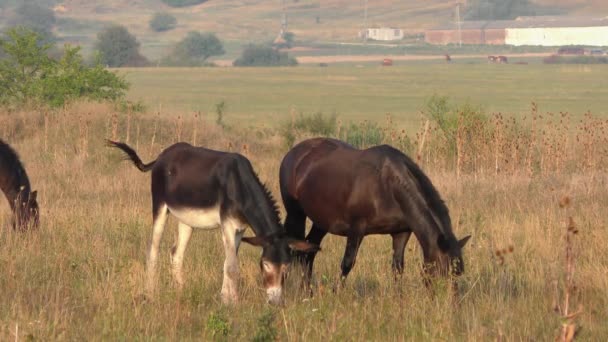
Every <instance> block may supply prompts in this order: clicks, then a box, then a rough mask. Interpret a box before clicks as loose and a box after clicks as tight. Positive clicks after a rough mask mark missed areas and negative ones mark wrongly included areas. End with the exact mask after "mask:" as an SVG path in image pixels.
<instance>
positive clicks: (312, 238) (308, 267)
mask: <svg viewBox="0 0 608 342" xmlns="http://www.w3.org/2000/svg"><path fill="white" fill-rule="evenodd" d="M325 235H327V232H326V231H324V230H322V229H320V228H319V227H318V226H317V225H316V224H314V223H313V225H312V228H311V229H310V232H309V233H308V235H307V236H306V241H308V242H310V243H312V244H315V245H317V246H321V241H322V240H323V238H324V237H325ZM316 255H317V251H315V252H309V253H307V254H306V255H305V256H304V261H303V266H304V282H303V284H304V285H305V286H306V288H307V289H309V290H310V294H311V295H312V288H311V286H310V282H311V279H312V269H313V264H314V262H315V256H316Z"/></svg>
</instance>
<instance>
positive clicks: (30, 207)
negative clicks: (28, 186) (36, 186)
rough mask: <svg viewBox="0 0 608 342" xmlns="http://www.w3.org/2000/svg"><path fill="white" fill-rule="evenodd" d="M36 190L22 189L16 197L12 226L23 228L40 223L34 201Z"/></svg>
mask: <svg viewBox="0 0 608 342" xmlns="http://www.w3.org/2000/svg"><path fill="white" fill-rule="evenodd" d="M37 195H38V192H37V191H32V192H30V193H27V192H24V191H22V192H21V193H20V194H19V196H18V197H17V199H16V200H15V201H16V203H15V204H16V205H15V223H14V228H17V229H20V230H25V229H27V228H28V227H31V228H38V225H39V224H40V213H39V208H38V202H37V201H36V198H37Z"/></svg>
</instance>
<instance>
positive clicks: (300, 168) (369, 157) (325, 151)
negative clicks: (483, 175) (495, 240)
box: [279, 138, 470, 287]
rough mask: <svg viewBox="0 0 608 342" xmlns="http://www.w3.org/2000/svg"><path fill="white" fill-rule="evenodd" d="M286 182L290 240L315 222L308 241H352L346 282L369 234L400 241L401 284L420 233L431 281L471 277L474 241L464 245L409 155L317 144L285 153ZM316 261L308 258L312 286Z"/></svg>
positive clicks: (396, 254) (396, 256)
mask: <svg viewBox="0 0 608 342" xmlns="http://www.w3.org/2000/svg"><path fill="white" fill-rule="evenodd" d="M279 176H280V179H279V181H280V186H281V195H282V197H283V204H284V205H285V209H286V210H287V218H286V220H285V229H286V230H287V234H289V235H290V236H292V237H293V238H296V239H304V233H305V222H306V217H308V218H310V219H311V221H312V222H313V225H312V228H311V230H310V232H309V233H308V235H307V236H306V241H307V242H309V243H312V244H315V245H320V244H321V240H323V238H324V237H325V235H326V234H327V233H332V234H335V235H340V236H345V237H346V239H347V240H346V250H345V252H344V258H343V259H342V265H341V269H342V277H341V278H342V281H344V280H345V279H346V277H347V276H348V274H349V272H350V271H351V269H352V268H353V266H354V264H355V259H356V257H357V252H358V250H359V246H360V244H361V241H362V240H363V238H364V237H365V236H366V235H369V234H390V235H391V236H392V238H393V263H392V267H393V271H394V272H395V277H396V278H397V276H398V275H400V274H401V273H402V272H403V254H404V251H405V246H406V244H407V242H408V240H409V238H410V236H411V234H412V233H413V234H414V235H415V236H416V238H417V239H418V242H419V243H420V245H421V247H422V253H423V256H424V266H425V267H424V270H425V272H426V273H427V274H428V275H432V276H434V275H442V276H448V275H450V274H451V275H460V274H461V273H463V272H464V263H463V261H462V255H461V249H462V247H464V245H465V244H466V242H467V241H468V240H469V238H470V236H467V237H465V238H463V239H462V240H460V241H458V240H456V237H455V236H454V233H453V232H452V224H451V222H450V216H449V214H448V208H447V207H446V205H445V203H444V202H443V200H442V199H441V197H440V196H439V194H438V193H437V191H436V190H435V188H434V187H433V185H432V184H431V181H430V180H429V179H428V178H427V176H426V175H425V174H424V173H423V172H422V171H421V170H420V168H418V166H417V165H416V164H415V163H414V162H413V161H412V160H411V159H410V158H409V157H407V156H406V155H405V154H403V153H402V152H401V151H399V150H397V149H395V148H393V147H390V146H388V145H382V146H376V147H372V148H369V149H367V150H358V149H355V148H354V147H352V146H350V145H348V144H346V143H344V142H342V141H339V140H334V139H326V138H316V139H309V140H305V141H303V142H301V143H299V144H298V145H296V146H295V147H294V148H293V149H291V150H290V151H289V152H288V153H287V154H286V155H285V157H284V158H283V161H282V162H281V168H280V175H279ZM315 255H316V252H315V251H312V252H311V253H306V254H305V255H300V260H301V261H302V263H303V266H304V272H305V273H304V276H305V285H308V286H309V287H310V279H311V276H312V269H313V263H314V259H315ZM450 268H451V272H449V270H450ZM425 284H427V285H429V277H425Z"/></svg>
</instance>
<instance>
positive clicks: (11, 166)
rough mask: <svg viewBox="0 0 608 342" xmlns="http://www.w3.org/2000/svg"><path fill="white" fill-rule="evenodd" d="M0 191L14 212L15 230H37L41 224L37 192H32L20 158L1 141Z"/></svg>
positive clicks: (13, 223) (12, 220)
mask: <svg viewBox="0 0 608 342" xmlns="http://www.w3.org/2000/svg"><path fill="white" fill-rule="evenodd" d="M0 189H1V190H2V192H4V195H5V196H6V199H7V200H8V203H9V205H10V207H11V210H12V211H13V218H12V219H11V223H12V226H13V229H19V230H26V229H27V228H28V227H32V228H37V227H38V225H39V223H40V217H39V208H38V202H36V195H37V192H36V191H31V186H30V180H29V178H28V177H27V173H26V172H25V168H24V167H23V164H21V161H19V156H18V155H17V153H16V152H15V150H13V149H12V148H11V147H10V146H9V145H8V144H7V143H5V142H4V141H2V140H0Z"/></svg>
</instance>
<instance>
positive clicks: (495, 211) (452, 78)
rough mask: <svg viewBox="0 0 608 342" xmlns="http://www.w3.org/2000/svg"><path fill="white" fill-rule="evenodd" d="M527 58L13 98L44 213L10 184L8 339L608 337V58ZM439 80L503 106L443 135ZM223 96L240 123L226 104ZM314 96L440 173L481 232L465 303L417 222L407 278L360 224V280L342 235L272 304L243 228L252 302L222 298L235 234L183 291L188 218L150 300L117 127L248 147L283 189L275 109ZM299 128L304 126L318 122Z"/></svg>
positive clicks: (204, 246) (145, 193)
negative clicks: (434, 108)
mask: <svg viewBox="0 0 608 342" xmlns="http://www.w3.org/2000/svg"><path fill="white" fill-rule="evenodd" d="M520 67H522V68H521V69H518V68H520ZM525 67H526V66H508V67H506V68H502V66H490V65H474V66H461V65H449V66H447V65H446V66H433V67H430V66H423V67H420V66H397V67H394V68H391V69H383V68H377V67H373V68H348V67H336V68H333V67H330V68H312V67H310V68H308V67H307V68H300V67H298V68H289V69H273V70H270V69H236V68H235V69H233V68H225V69H224V68H209V69H178V70H175V71H173V72H169V71H168V70H166V69H147V70H128V71H126V73H127V77H128V78H129V80H131V81H132V82H133V89H132V91H131V93H130V98H131V99H134V100H136V99H141V100H143V102H144V103H145V104H147V105H148V106H149V107H148V111H145V112H129V111H127V112H122V111H119V110H118V109H117V108H116V107H114V106H112V105H104V104H95V103H80V104H74V105H72V106H68V107H65V108H62V109H60V110H56V111H48V110H44V109H31V110H23V111H6V110H3V111H0V137H2V139H4V140H6V141H8V142H10V143H11V144H12V145H13V146H14V147H15V149H17V150H18V151H19V153H20V155H21V159H22V160H23V162H24V163H25V166H26V168H27V171H28V173H29V176H30V180H31V182H32V185H33V188H34V189H37V190H38V191H39V195H38V197H39V201H40V206H41V208H42V215H41V222H42V223H41V227H40V229H39V230H37V231H32V232H28V233H16V232H13V231H12V230H11V229H9V228H8V222H9V213H10V212H9V209H8V205H6V203H5V201H0V227H2V230H1V232H2V233H1V234H0V272H1V276H0V294H1V295H0V340H93V341H95V340H256V341H268V340H274V339H276V340H281V341H309V340H312V341H316V340H336V341H343V340H350V341H367V340H385V341H402V340H449V341H460V340H462V341H487V340H499V341H503V340H540V341H546V340H553V339H554V338H555V337H556V336H557V335H558V332H559V330H560V329H561V328H562V324H575V325H576V327H577V328H580V330H579V336H578V337H579V338H580V340H585V341H597V340H602V339H603V338H605V336H608V326H607V325H606V324H605V323H606V321H607V320H608V297H607V296H606V294H607V293H608V278H607V277H606V274H607V272H608V249H606V248H605V246H606V244H607V243H608V231H606V229H605V228H606V226H607V224H608V221H607V220H608V219H607V218H606V215H605V208H606V206H607V205H608V194H607V193H606V191H605V189H606V184H607V182H608V177H607V174H606V170H607V169H608V151H607V150H606V147H605V146H607V145H606V143H607V142H608V141H607V138H608V135H607V132H606V129H608V122H607V121H606V112H605V110H606V98H608V97H606V96H605V94H604V92H606V89H605V87H602V85H603V83H602V80H603V79H605V76H606V73H607V71H608V69H606V68H603V67H598V66H584V67H582V66H558V67H555V66H538V67H535V68H525ZM524 68H525V69H524ZM541 80H542V81H541ZM433 93H438V94H441V95H448V96H450V97H451V98H453V99H455V100H456V101H466V100H467V99H468V100H470V101H471V102H472V103H480V104H482V105H483V106H484V107H485V108H486V109H487V111H488V115H489V117H488V118H487V121H483V122H482V121H474V122H471V123H466V125H465V121H464V118H463V117H462V116H459V119H458V120H457V125H456V126H455V131H453V133H454V134H453V135H452V136H448V135H446V134H443V132H442V130H441V129H440V127H438V126H437V125H435V123H433V122H429V123H428V124H427V123H426V121H424V120H421V119H420V118H421V116H420V115H419V111H420V109H421V108H422V107H423V105H424V99H426V98H428V97H430V96H431V95H432V94H433ZM221 101H225V104H226V115H225V118H224V119H225V123H226V124H225V125H217V124H216V118H215V114H214V106H215V104H216V103H219V102H221ZM532 101H536V102H537V103H538V106H539V107H535V106H533V105H531V102H532ZM161 104H162V106H161ZM588 110H589V111H591V114H584V113H585V112H587V111H588ZM159 111H160V114H158V112H159ZM198 111H200V115H199V114H196V113H197V112H198ZM316 111H322V112H324V113H332V112H333V111H335V112H337V113H338V115H339V116H340V118H341V119H342V120H344V121H350V120H352V121H354V122H358V120H363V119H366V120H374V121H376V122H378V123H379V125H380V127H381V129H382V130H383V142H384V143H390V144H392V145H394V146H398V147H399V148H402V149H404V150H405V151H406V152H408V153H410V154H411V155H412V156H413V157H414V158H415V159H416V160H417V161H418V162H419V164H420V165H421V167H422V169H423V170H424V171H425V172H426V173H427V174H428V175H429V177H430V179H431V180H432V181H433V183H434V184H435V186H436V187H437V189H438V191H439V192H440V193H441V195H442V197H443V198H444V200H445V201H446V203H447V205H448V207H449V209H450V215H451V218H452V222H453V226H454V227H453V228H454V231H455V233H456V235H457V236H458V237H462V236H465V235H468V234H471V235H472V236H473V237H472V240H471V241H470V242H469V244H468V245H467V246H466V247H465V249H464V262H465V267H466V271H465V274H464V275H463V276H462V277H460V278H459V279H458V281H459V284H460V287H459V292H460V293H459V294H460V295H459V298H458V299H457V300H456V302H454V301H453V300H452V298H451V297H450V296H449V295H448V294H447V293H446V291H443V290H442V289H443V288H442V286H441V285H442V284H441V282H439V283H438V284H437V285H436V291H435V295H434V296H431V295H430V293H429V291H428V290H427V289H426V288H425V286H424V285H423V282H422V280H421V277H420V271H421V255H420V254H421V252H420V249H419V247H418V246H417V243H416V241H415V240H414V239H412V240H411V241H410V244H409V245H408V248H407V250H406V267H405V274H404V276H403V278H402V279H399V280H397V281H395V280H394V279H393V275H392V272H391V267H390V262H391V255H392V249H391V242H390V238H389V237H387V236H370V237H367V238H366V239H365V240H364V242H363V244H362V247H361V249H360V252H359V255H358V258H357V263H356V265H355V267H354V269H353V271H352V272H351V274H350V275H349V278H348V280H347V282H346V286H345V287H344V288H343V289H341V290H340V291H339V292H338V293H334V292H333V291H332V288H333V285H334V284H335V282H336V281H337V279H338V274H339V265H340V261H341V257H342V254H343V251H344V245H345V240H344V239H343V238H339V237H335V236H328V237H327V238H326V239H325V240H324V241H323V245H322V248H323V250H322V252H320V254H319V255H318V256H317V259H316V263H315V271H314V273H315V296H314V297H312V298H309V297H308V296H307V295H306V294H305V293H304V291H301V290H300V286H299V285H300V284H299V283H300V281H299V273H300V272H299V270H298V269H297V267H296V268H294V269H293V270H292V272H291V274H290V276H289V277H288V279H287V290H286V293H287V294H286V303H285V306H283V307H271V306H268V305H267V304H266V303H265V294H264V291H263V288H262V285H261V279H260V278H261V277H260V271H259V264H258V262H259V256H260V250H259V249H256V248H254V247H251V246H247V245H243V246H242V247H241V250H240V253H239V257H240V266H241V268H240V270H241V281H240V285H239V291H240V298H241V302H240V303H239V304H238V305H237V306H234V307H230V306H224V305H222V304H221V301H220V298H219V291H220V287H221V281H222V264H223V248H222V242H221V237H220V233H219V231H208V232H196V231H195V233H194V234H193V237H192V240H191V242H190V245H189V247H188V250H187V252H186V256H185V264H184V267H185V270H186V285H185V287H184V289H183V290H182V291H181V292H179V291H177V289H176V287H175V286H174V285H173V283H172V279H171V276H170V272H169V249H170V247H171V246H172V244H173V241H174V239H175V235H176V229H175V227H176V222H175V220H173V219H170V220H169V223H168V226H167V229H166V231H165V235H164V238H163V241H162V243H161V257H160V262H159V265H160V273H159V275H160V276H159V291H158V295H157V297H156V298H155V299H154V300H153V301H148V302H142V301H141V300H140V298H141V294H142V291H143V273H144V268H145V255H146V251H147V246H148V242H149V239H150V236H151V221H152V220H151V203H150V193H149V187H150V179H149V175H148V174H141V173H140V172H139V171H137V170H136V169H135V168H134V167H133V166H132V165H130V164H128V163H125V162H122V161H121V160H122V158H121V156H120V155H119V154H118V153H117V151H115V150H111V149H108V148H105V147H104V142H103V141H104V139H105V138H112V139H118V140H121V141H125V142H128V143H129V144H131V145H132V146H133V147H134V148H135V149H136V150H137V151H138V152H139V153H140V156H142V159H144V161H149V160H151V159H153V158H155V157H156V156H157V154H158V153H159V152H160V151H161V150H162V149H163V148H164V147H166V146H168V145H170V144H171V143H173V142H176V141H187V142H191V143H193V144H196V145H202V146H206V147H209V148H214V149H218V150H228V151H234V152H239V153H241V154H243V155H245V156H246V157H248V158H249V159H250V160H251V161H252V164H253V166H254V168H255V169H256V170H257V172H258V173H259V177H260V179H261V180H262V181H264V182H266V183H267V184H268V186H269V188H270V189H271V191H272V192H273V193H274V194H275V197H276V199H277V200H278V201H279V203H280V195H279V192H278V166H279V163H280V160H281V158H282V156H283V155H284V153H285V152H286V151H287V148H288V147H287V146H286V142H285V139H284V134H282V132H281V130H280V129H279V128H278V125H279V124H280V123H281V122H282V121H283V120H286V121H287V122H288V121H289V120H290V118H291V115H292V114H291V113H293V112H295V113H297V112H305V113H312V112H316ZM492 111H500V112H503V113H505V114H504V115H502V116H501V115H491V112H492ZM548 112H552V113H548ZM560 112H562V113H560ZM566 112H569V113H570V114H568V113H566ZM386 113H391V114H392V115H391V117H390V118H386V116H385V114H386ZM507 113H508V114H507ZM393 120H394V121H393ZM402 127H406V128H407V129H405V130H402ZM292 133H293V135H294V136H295V139H296V141H298V140H301V139H304V138H306V137H309V136H310V134H309V133H307V132H304V131H294V132H292ZM332 134H333V133H332ZM332 134H330V135H332ZM575 232H576V233H575ZM567 247H568V248H570V249H569V250H570V255H572V256H573V258H574V259H573V261H571V262H570V263H569V264H567V263H566V262H565V260H566V253H567V252H566V251H567V250H568V249H567ZM568 265H570V266H573V267H574V269H572V268H568ZM567 277H571V278H572V280H573V283H569V282H568V281H567V280H566V279H567ZM566 297H567V298H568V299H567V300H566V299H565V298H566ZM566 301H568V303H567V304H566ZM566 307H567V308H566ZM573 313H574V314H575V315H573V316H572V317H570V318H568V319H566V318H564V316H567V315H569V314H573Z"/></svg>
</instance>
